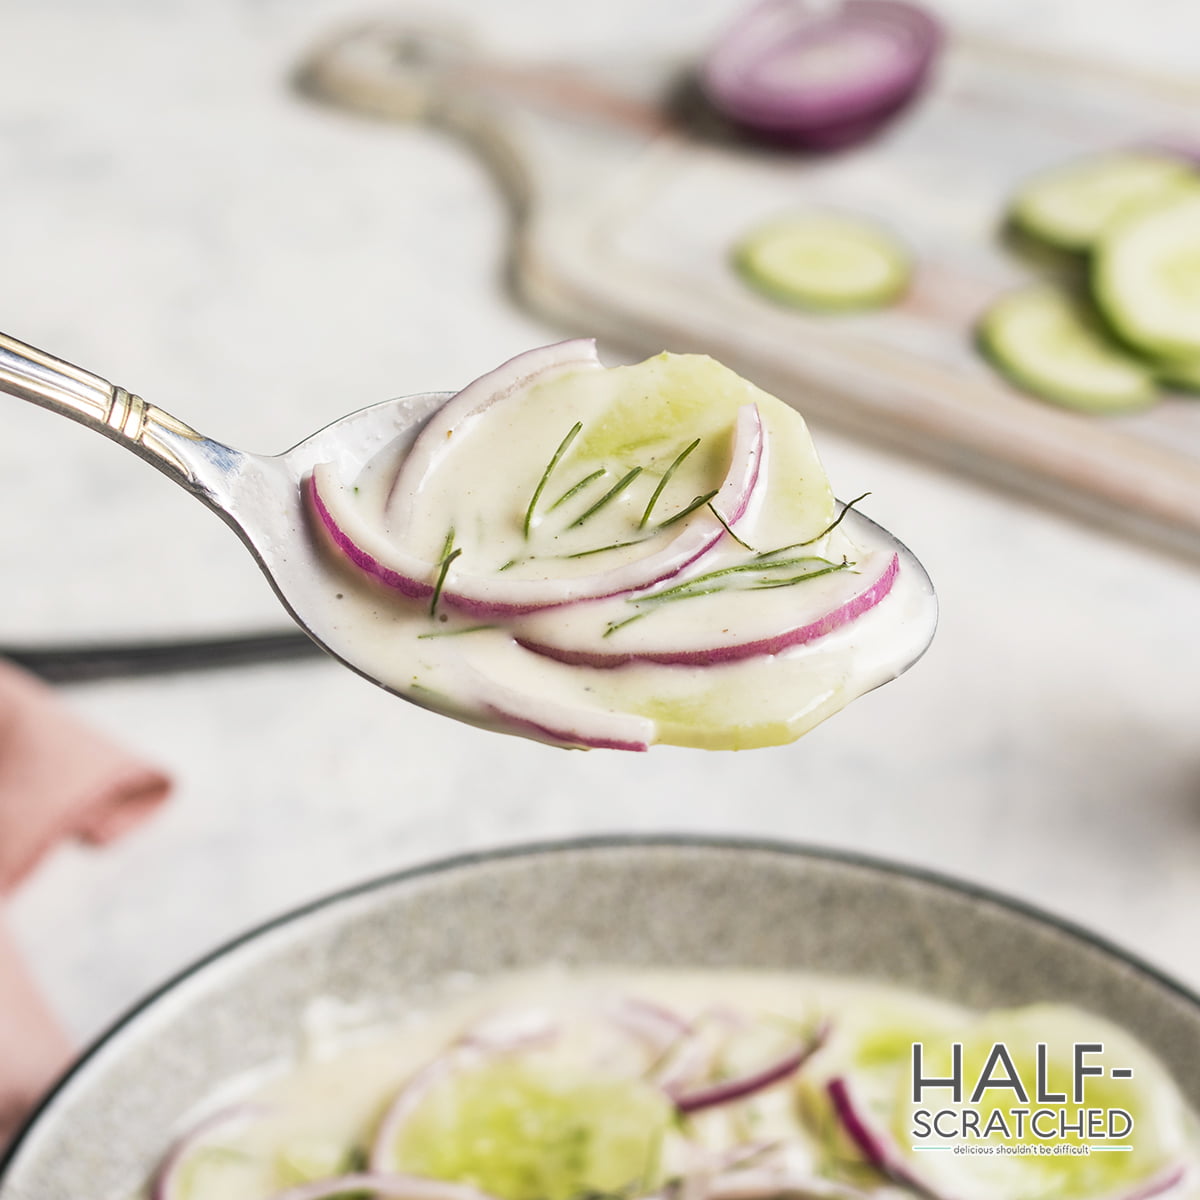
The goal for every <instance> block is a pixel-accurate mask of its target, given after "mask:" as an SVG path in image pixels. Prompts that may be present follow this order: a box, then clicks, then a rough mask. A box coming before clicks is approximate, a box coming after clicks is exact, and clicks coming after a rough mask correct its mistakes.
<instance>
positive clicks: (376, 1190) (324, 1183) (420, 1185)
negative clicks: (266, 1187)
mask: <svg viewBox="0 0 1200 1200" xmlns="http://www.w3.org/2000/svg"><path fill="white" fill-rule="evenodd" d="M347 1192H370V1193H371V1194H372V1196H373V1197H375V1200H496V1198H495V1197H494V1196H492V1195H491V1194H490V1193H488V1192H481V1191H480V1190H479V1189H478V1188H473V1187H469V1186H468V1185H467V1184H465V1183H447V1182H446V1181H445V1180H442V1179H427V1178H425V1177H424V1176H422V1175H397V1174H393V1173H390V1172H387V1171H355V1172H352V1173H351V1174H349V1175H337V1176H333V1177H331V1178H329V1179H318V1180H316V1181H315V1182H313V1183H302V1184H300V1185H299V1186H297V1187H292V1188H288V1189H287V1191H286V1192H278V1193H277V1194H276V1195H274V1196H272V1197H271V1200H329V1198H330V1197H334V1196H337V1197H339V1198H340V1197H342V1196H344V1195H345V1194H346V1193H347Z"/></svg>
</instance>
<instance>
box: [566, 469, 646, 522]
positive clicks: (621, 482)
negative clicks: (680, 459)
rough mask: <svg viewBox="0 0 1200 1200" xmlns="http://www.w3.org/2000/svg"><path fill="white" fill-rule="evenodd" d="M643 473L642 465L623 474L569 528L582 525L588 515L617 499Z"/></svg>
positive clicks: (592, 514)
mask: <svg viewBox="0 0 1200 1200" xmlns="http://www.w3.org/2000/svg"><path fill="white" fill-rule="evenodd" d="M641 473H642V468H641V467H634V468H633V469H632V470H630V471H629V472H627V473H626V474H625V475H623V476H622V477H621V478H620V479H618V480H617V482H616V483H614V484H613V485H612V487H610V488H609V489H608V491H607V492H605V493H604V495H603V496H601V497H600V499H599V500H597V501H596V503H595V504H593V505H592V507H591V508H589V509H588V510H587V512H585V513H584V514H583V516H581V517H576V518H575V520H574V521H572V522H571V524H570V525H569V526H568V528H569V529H574V528H575V527H576V526H577V525H582V524H583V523H584V521H586V520H587V519H588V517H591V516H594V515H595V514H596V513H598V512H599V511H600V510H601V509H602V508H603V507H604V506H605V505H606V504H607V503H608V502H609V501H610V500H614V499H616V497H617V496H619V495H620V494H621V492H623V491H624V490H625V489H626V488H627V487H628V486H629V485H630V484H631V483H632V482H633V481H634V480H635V479H636V478H637V477H638V476H639V475H640V474H641Z"/></svg>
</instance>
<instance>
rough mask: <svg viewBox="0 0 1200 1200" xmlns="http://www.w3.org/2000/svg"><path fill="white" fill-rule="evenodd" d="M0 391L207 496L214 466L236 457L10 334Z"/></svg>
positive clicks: (4, 342) (1, 359)
mask: <svg viewBox="0 0 1200 1200" xmlns="http://www.w3.org/2000/svg"><path fill="white" fill-rule="evenodd" d="M0 392H7V393H8V394H9V395H10V396H16V397H18V398H20V399H22V400H29V401H30V402H31V403H33V404H37V405H40V406H41V407H42V408H48V409H50V410H51V412H56V413H60V414H61V415H62V416H64V417H70V418H71V420H73V421H78V422H79V423H80V424H81V425H86V426H87V427H88V428H89V429H94V430H96V432H97V433H102V434H104V436H105V437H107V438H111V439H112V440H113V441H114V442H120V443H121V444H122V445H124V446H126V447H127V448H128V449H130V450H132V451H133V452H134V453H135V454H137V455H138V456H139V457H141V458H144V459H145V460H146V461H147V462H149V463H151V464H152V465H153V466H156V467H157V468H158V469H159V470H160V471H162V472H163V473H164V474H165V475H168V476H170V477H171V478H172V479H174V480H175V482H176V483H179V484H182V485H183V486H184V487H186V488H187V489H188V490H189V491H192V492H195V493H197V494H199V495H202V496H205V497H206V498H208V497H209V495H210V493H211V491H212V487H211V480H212V468H214V467H216V468H221V469H222V470H226V469H228V465H229V462H230V459H231V457H233V456H236V455H237V452H236V451H232V450H230V449H229V448H228V447H225V446H221V445H220V443H217V442H213V441H210V440H209V439H208V438H205V437H203V436H202V435H201V434H198V433H197V432H196V431H195V430H194V429H192V428H191V427H190V426H188V425H185V424H184V423H183V422H182V421H180V420H178V419H177V418H175V417H173V416H171V414H170V413H167V412H164V411H163V410H162V409H161V408H156V407H155V406H154V405H153V404H147V403H146V402H145V401H144V400H143V399H142V398H141V396H135V395H134V394H133V393H132V392H127V391H126V390H125V389H124V388H122V387H117V386H116V385H114V384H111V383H109V382H108V380H106V379H101V378H100V376H99V375H93V374H92V373H91V371H85V370H84V369H83V368H82V367H76V366H74V365H72V364H71V363H68V362H64V361H63V360H62V359H60V358H55V357H54V355H52V354H47V353H46V351H44V350H37V349H35V348H34V347H33V346H27V345H25V343H24V342H20V341H18V340H17V339H16V338H14V337H9V336H8V334H5V333H0ZM206 468H208V469H206Z"/></svg>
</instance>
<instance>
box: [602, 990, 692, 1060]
mask: <svg viewBox="0 0 1200 1200" xmlns="http://www.w3.org/2000/svg"><path fill="white" fill-rule="evenodd" d="M605 1011H606V1013H607V1015H608V1017H609V1019H610V1020H611V1021H612V1022H613V1023H614V1024H615V1025H618V1026H619V1027H620V1028H621V1029H623V1030H625V1032H626V1033H628V1034H629V1035H630V1036H631V1037H634V1038H636V1039H637V1040H638V1041H640V1042H643V1043H644V1044H645V1045H646V1046H648V1047H649V1049H650V1050H651V1052H652V1053H654V1054H665V1053H666V1052H667V1051H668V1050H670V1049H671V1048H672V1047H673V1046H675V1045H676V1044H677V1043H678V1042H679V1041H680V1039H681V1038H685V1037H687V1036H688V1035H689V1034H690V1033H691V1032H692V1026H691V1025H690V1024H689V1023H688V1022H687V1021H685V1020H684V1019H683V1017H681V1016H680V1015H679V1014H678V1013H676V1012H672V1011H671V1010H670V1009H669V1008H666V1007H665V1006H663V1005H661V1004H656V1003H654V1001H652V1000H644V999H642V997H641V996H621V997H620V998H619V999H618V1000H617V1001H616V1002H615V1003H613V1004H610V1005H608V1006H606V1010H605Z"/></svg>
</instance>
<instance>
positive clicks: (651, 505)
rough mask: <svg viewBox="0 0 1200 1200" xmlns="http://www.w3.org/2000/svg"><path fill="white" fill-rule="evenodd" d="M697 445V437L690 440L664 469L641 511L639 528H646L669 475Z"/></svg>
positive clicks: (669, 477)
mask: <svg viewBox="0 0 1200 1200" xmlns="http://www.w3.org/2000/svg"><path fill="white" fill-rule="evenodd" d="M698 445H700V439H699V438H697V439H696V440H695V441H694V442H692V444H691V445H690V446H686V447H684V449H683V450H681V451H680V452H679V455H678V457H677V458H676V459H675V461H674V462H673V463H672V464H671V465H670V466H669V467H668V468H667V469H666V471H664V472H663V477H662V478H661V479H660V480H659V481H658V487H656V488H655V489H654V494H653V495H652V496H651V497H650V503H649V504H647V505H646V511H645V512H643V513H642V519H641V520H640V521H639V522H638V528H639V529H645V528H646V522H647V521H649V520H650V514H651V513H652V512H653V511H654V506H655V505H656V504H657V503H658V498H659V496H661V495H662V494H663V489H664V488H665V487H666V486H667V484H668V483H670V482H671V476H672V475H674V474H675V472H676V471H677V470H678V469H679V468H680V467H681V466H682V465H683V461H684V459H686V458H687V456H688V455H689V454H691V452H692V451H693V450H695V448H696V447H697V446H698Z"/></svg>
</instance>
